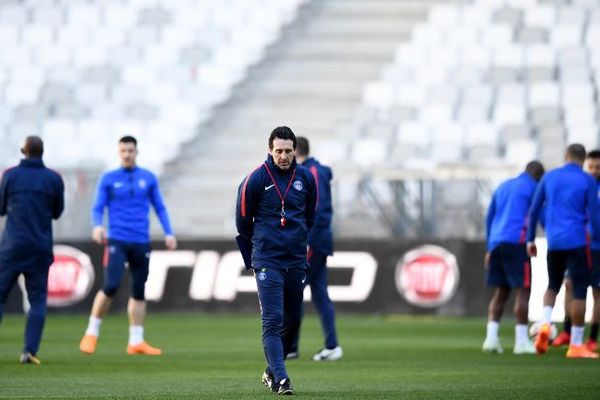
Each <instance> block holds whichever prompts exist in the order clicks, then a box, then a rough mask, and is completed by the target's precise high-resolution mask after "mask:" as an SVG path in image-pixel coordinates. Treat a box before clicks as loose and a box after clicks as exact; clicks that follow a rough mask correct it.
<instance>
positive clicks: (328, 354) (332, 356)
mask: <svg viewBox="0 0 600 400" xmlns="http://www.w3.org/2000/svg"><path fill="white" fill-rule="evenodd" d="M343 355H344V352H343V351H342V348H341V347H340V346H337V347H334V348H333V349H323V350H321V351H319V352H318V353H317V354H315V355H314V356H313V358H312V359H313V361H337V360H339V359H340V358H342V356H343Z"/></svg>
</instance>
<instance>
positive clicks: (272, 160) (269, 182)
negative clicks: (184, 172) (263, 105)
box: [236, 126, 316, 394]
mask: <svg viewBox="0 0 600 400" xmlns="http://www.w3.org/2000/svg"><path fill="white" fill-rule="evenodd" d="M296 143H297V141H296V136H295V135H294V133H293V132H292V130H291V129H290V128H288V127H285V126H283V127H278V128H275V129H274V130H273V132H272V133H271V136H270V137H269V155H268V156H267V160H266V161H265V163H263V164H262V165H260V166H259V167H258V168H256V169H255V170H254V171H253V172H252V173H250V175H248V176H247V177H246V178H245V179H244V180H243V181H242V183H241V184H240V187H239V190H238V198H237V206H236V226H237V230H238V233H239V234H240V238H238V241H239V240H242V241H245V242H246V243H251V244H248V245H247V248H250V247H251V249H252V250H251V253H252V255H251V268H252V269H253V270H254V275H255V278H256V284H257V288H258V297H259V302H260V307H261V319H262V343H263V349H264V352H265V357H266V359H267V364H268V365H267V369H266V370H265V372H264V374H263V376H262V381H263V383H264V384H265V385H266V386H268V387H269V388H270V389H271V390H273V391H274V392H277V393H279V394H291V393H292V387H291V384H290V379H289V376H288V374H287V371H286V369H285V363H284V359H285V356H286V354H287V353H289V351H290V347H291V345H292V340H293V335H294V332H296V330H297V329H298V326H299V324H300V319H301V309H302V292H303V289H304V281H305V279H306V266H307V261H306V255H307V239H308V232H309V230H310V229H311V227H312V226H313V224H314V218H315V208H316V186H315V180H314V178H313V176H312V174H311V172H310V171H309V170H308V169H306V168H304V167H302V166H300V165H297V164H296V160H295V158H294V153H295V150H296ZM240 249H241V250H242V251H244V250H243V248H242V246H240Z"/></svg>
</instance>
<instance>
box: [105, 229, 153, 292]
mask: <svg viewBox="0 0 600 400" xmlns="http://www.w3.org/2000/svg"><path fill="white" fill-rule="evenodd" d="M106 250H107V259H106V260H105V261H106V269H105V277H104V287H103V289H102V290H103V291H104V293H105V294H106V295H107V296H109V297H112V296H114V295H115V293H116V292H117V289H118V288H119V285H120V284H121V279H122V278H123V273H124V272H125V267H126V266H128V267H129V272H130V274H131V297H133V298H134V299H135V300H144V298H145V286H146V280H147V279H148V266H149V264H150V251H151V249H150V243H132V242H121V241H118V240H109V241H108V246H107V249H106Z"/></svg>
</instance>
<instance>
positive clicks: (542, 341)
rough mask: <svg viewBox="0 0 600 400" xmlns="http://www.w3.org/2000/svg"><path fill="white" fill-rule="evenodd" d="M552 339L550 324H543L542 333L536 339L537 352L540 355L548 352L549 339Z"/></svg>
mask: <svg viewBox="0 0 600 400" xmlns="http://www.w3.org/2000/svg"><path fill="white" fill-rule="evenodd" d="M549 338H550V324H548V323H543V324H542V326H540V331H539V332H538V334H537V336H536V338H535V350H536V351H537V353H538V354H544V353H546V352H547V351H548V339H549Z"/></svg>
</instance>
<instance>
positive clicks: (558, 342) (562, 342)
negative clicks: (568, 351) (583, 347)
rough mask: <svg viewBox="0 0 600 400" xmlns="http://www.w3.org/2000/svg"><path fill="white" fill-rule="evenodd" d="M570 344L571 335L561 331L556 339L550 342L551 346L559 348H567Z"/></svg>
mask: <svg viewBox="0 0 600 400" xmlns="http://www.w3.org/2000/svg"><path fill="white" fill-rule="evenodd" d="M569 343H571V335H570V334H569V332H566V331H562V332H561V333H560V334H559V335H558V336H557V337H556V339H554V340H553V341H552V346H554V347H560V346H568V345H569Z"/></svg>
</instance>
